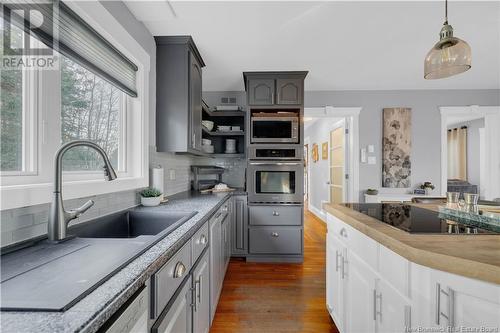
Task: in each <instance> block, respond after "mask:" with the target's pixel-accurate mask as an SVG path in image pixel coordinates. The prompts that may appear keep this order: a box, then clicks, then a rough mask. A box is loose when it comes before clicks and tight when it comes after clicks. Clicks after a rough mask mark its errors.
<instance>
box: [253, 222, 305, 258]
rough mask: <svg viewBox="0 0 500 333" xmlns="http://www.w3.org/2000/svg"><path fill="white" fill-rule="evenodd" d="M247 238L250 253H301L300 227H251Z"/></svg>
mask: <svg viewBox="0 0 500 333" xmlns="http://www.w3.org/2000/svg"><path fill="white" fill-rule="evenodd" d="M249 238H250V249H249V252H250V253H251V254H271V255H274V254H293V255H297V254H302V239H303V237H302V228H300V227H284V226H265V227H251V228H250V231H249Z"/></svg>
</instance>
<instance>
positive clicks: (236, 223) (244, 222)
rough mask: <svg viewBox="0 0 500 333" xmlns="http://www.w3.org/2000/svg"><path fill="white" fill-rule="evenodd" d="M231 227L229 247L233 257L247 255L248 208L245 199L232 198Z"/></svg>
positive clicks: (244, 197) (243, 197)
mask: <svg viewBox="0 0 500 333" xmlns="http://www.w3.org/2000/svg"><path fill="white" fill-rule="evenodd" d="M232 222H233V223H232V226H231V247H232V251H231V252H232V254H233V255H241V254H247V253H248V207H247V197H246V196H241V197H234V202H233V220H232Z"/></svg>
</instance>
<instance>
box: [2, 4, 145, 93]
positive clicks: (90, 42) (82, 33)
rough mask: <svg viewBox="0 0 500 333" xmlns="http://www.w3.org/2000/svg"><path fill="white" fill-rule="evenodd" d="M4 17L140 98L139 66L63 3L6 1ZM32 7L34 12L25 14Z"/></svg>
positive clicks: (31, 9) (31, 10)
mask: <svg viewBox="0 0 500 333" xmlns="http://www.w3.org/2000/svg"><path fill="white" fill-rule="evenodd" d="M2 2H3V11H4V13H3V14H4V20H5V21H7V22H8V21H11V22H12V23H14V24H16V25H18V26H19V27H20V28H22V29H24V30H25V32H27V33H30V32H31V34H33V35H35V36H36V37H37V38H39V39H40V40H41V41H42V42H43V43H44V44H46V45H47V46H49V47H50V48H53V49H54V50H56V51H58V52H60V53H62V54H63V55H65V56H66V57H68V58H70V59H71V60H73V61H75V62H77V63H79V64H80V65H82V66H83V67H85V68H87V69H88V70H90V71H92V72H93V73H95V74H96V75H99V76H100V77H102V78H103V79H105V80H107V81H109V82H110V83H112V84H114V85H115V86H117V87H118V88H119V89H121V90H123V91H124V92H125V93H127V94H128V95H130V96H132V97H137V86H136V74H137V70H138V68H137V66H136V65H135V64H134V63H133V62H132V61H131V60H129V59H128V58H127V57H126V56H125V55H123V54H122V53H121V52H120V51H119V50H118V49H116V48H115V47H114V46H113V45H112V44H111V43H109V42H108V41H107V40H106V39H105V38H104V37H102V36H101V35H100V34H99V33H98V32H97V31H95V29H93V28H92V27H91V26H90V25H89V24H87V23H86V22H85V21H84V20H83V19H82V18H81V17H80V16H78V15H77V14H76V13H75V12H74V11H73V10H71V9H70V8H69V7H68V6H67V5H65V4H64V3H63V2H60V1H57V0H53V1H33V0H5V1H2ZM27 8H29V10H30V15H23V14H24V13H27V12H26V9H27Z"/></svg>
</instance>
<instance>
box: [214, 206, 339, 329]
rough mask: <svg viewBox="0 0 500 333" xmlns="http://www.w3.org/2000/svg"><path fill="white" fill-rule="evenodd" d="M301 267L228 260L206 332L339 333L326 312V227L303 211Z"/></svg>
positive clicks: (297, 265) (299, 265) (310, 214)
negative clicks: (302, 256)
mask: <svg viewBox="0 0 500 333" xmlns="http://www.w3.org/2000/svg"><path fill="white" fill-rule="evenodd" d="M304 239H305V242H304V263H303V264H268V263H247V262H245V261H243V260H240V259H235V258H233V259H231V262H230V263H229V268H228V271H227V273H226V277H225V280H224V287H223V289H222V294H221V297H220V300H219V305H218V307H217V312H216V314H215V318H214V322H213V324H212V328H211V330H210V332H211V333H219V332H252V333H253V332H256V333H257V332H283V333H285V332H311V333H312V332H314V333H321V332H338V330H337V328H336V327H335V324H334V323H333V321H332V320H331V318H330V315H329V314H328V311H327V310H326V302H325V275H326V265H325V251H326V225H325V223H324V222H323V221H321V220H319V219H318V218H316V217H315V216H314V215H313V214H312V213H310V212H309V211H306V214H305V223H304Z"/></svg>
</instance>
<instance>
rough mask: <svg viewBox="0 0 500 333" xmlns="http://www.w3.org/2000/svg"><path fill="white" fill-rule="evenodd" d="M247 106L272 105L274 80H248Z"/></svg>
mask: <svg viewBox="0 0 500 333" xmlns="http://www.w3.org/2000/svg"><path fill="white" fill-rule="evenodd" d="M248 92H249V93H248V104H249V105H273V104H274V80H273V79H249V80H248Z"/></svg>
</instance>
